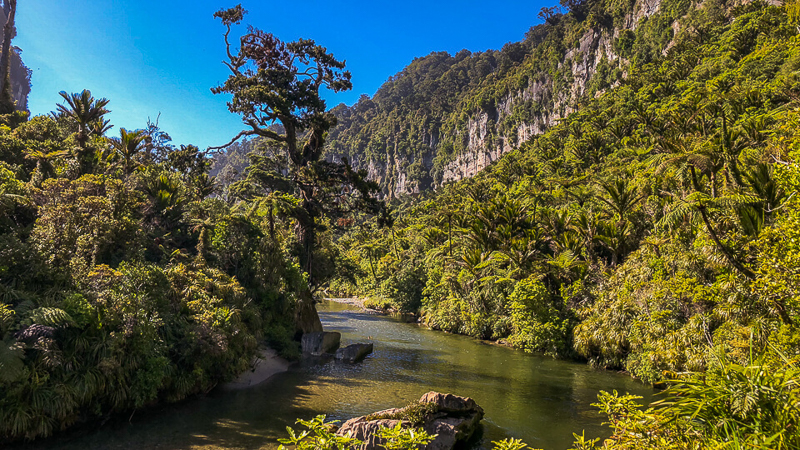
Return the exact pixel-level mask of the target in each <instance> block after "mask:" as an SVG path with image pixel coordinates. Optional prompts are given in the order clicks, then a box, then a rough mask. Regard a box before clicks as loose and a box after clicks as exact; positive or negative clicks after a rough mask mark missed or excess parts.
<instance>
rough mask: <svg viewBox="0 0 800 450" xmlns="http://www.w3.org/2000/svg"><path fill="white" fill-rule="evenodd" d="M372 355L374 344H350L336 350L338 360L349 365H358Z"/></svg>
mask: <svg viewBox="0 0 800 450" xmlns="http://www.w3.org/2000/svg"><path fill="white" fill-rule="evenodd" d="M370 353H372V344H350V345H348V346H347V347H344V348H340V349H339V350H336V359H338V360H341V361H343V362H347V363H356V362H359V361H361V360H362V359H364V358H366V357H367V355H369V354H370Z"/></svg>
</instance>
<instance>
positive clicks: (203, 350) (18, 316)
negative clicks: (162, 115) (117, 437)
mask: <svg viewBox="0 0 800 450" xmlns="http://www.w3.org/2000/svg"><path fill="white" fill-rule="evenodd" d="M243 15H244V10H243V9H242V8H241V6H239V7H236V8H233V9H230V10H222V11H220V12H219V13H217V14H216V17H217V18H219V19H221V20H222V22H223V24H224V25H225V26H226V27H227V33H226V34H225V43H226V44H228V46H227V53H228V55H229V56H231V61H230V62H229V63H228V67H229V68H230V69H231V70H232V75H231V77H230V79H229V80H228V81H227V82H226V83H225V84H223V85H222V86H220V87H219V88H217V89H215V91H217V92H220V93H223V92H224V93H230V94H232V95H233V97H234V102H233V104H235V105H238V107H239V108H240V109H237V107H234V106H232V107H231V110H232V112H239V113H242V114H244V115H245V119H246V120H251V121H253V123H264V122H266V121H270V120H275V117H272V118H271V119H270V117H266V116H262V115H257V116H256V117H253V116H247V112H246V111H248V110H249V109H251V108H257V109H258V110H259V111H261V113H260V114H273V115H277V116H280V118H281V120H282V122H281V124H282V130H290V132H288V133H286V134H280V133H282V132H283V131H279V130H278V129H276V128H268V127H266V126H264V127H263V128H260V127H257V126H255V127H253V128H254V130H255V131H254V132H255V133H257V134H260V135H266V136H269V137H270V138H271V139H272V140H273V142H278V143H282V144H286V145H285V146H283V147H279V149H276V148H275V147H270V148H269V149H267V150H265V151H264V152H263V153H262V154H261V155H260V156H259V158H257V160H255V161H254V162H253V164H252V165H251V166H250V167H249V168H248V170H247V171H246V175H247V177H246V178H245V179H244V180H242V181H241V182H239V183H238V184H237V186H236V187H237V188H238V191H237V192H238V193H239V194H238V195H237V196H230V197H229V196H227V195H225V196H221V195H219V194H220V193H221V192H220V191H219V189H218V185H217V182H216V179H215V177H213V176H211V175H210V169H211V163H212V160H211V158H209V157H208V154H207V152H204V151H201V150H200V149H199V148H197V147H196V146H193V145H180V146H176V145H173V144H172V143H171V139H170V137H169V135H168V134H167V133H166V132H165V131H163V130H161V129H160V128H159V127H158V124H157V123H148V124H147V126H146V127H143V128H142V129H139V130H127V129H125V128H120V129H119V132H118V133H115V132H113V131H112V128H113V126H112V125H111V124H110V123H109V121H108V120H106V119H105V116H106V115H107V114H108V113H109V108H110V107H113V102H111V101H109V100H108V99H105V98H96V97H94V96H93V95H92V93H91V92H90V91H88V90H84V91H82V92H79V93H74V94H68V93H66V92H62V93H61V96H62V97H63V103H62V104H60V105H58V106H57V111H55V112H53V113H52V114H50V115H41V116H36V117H33V118H30V117H29V116H28V114H27V113H25V112H14V113H9V114H3V115H0V261H2V262H0V392H1V393H2V395H1V396H0V443H2V442H4V441H7V440H10V441H13V440H19V439H22V438H25V439H33V438H37V437H43V436H48V435H51V434H52V433H54V432H57V431H60V430H64V429H65V428H67V427H69V426H70V425H73V424H75V423H80V422H87V421H97V422H104V421H105V420H107V418H108V417H109V416H110V415H112V414H115V413H119V412H123V411H128V412H130V411H135V410H137V409H140V408H144V407H147V406H150V405H153V404H155V403H157V402H160V401H177V400H180V399H183V398H185V397H187V396H190V395H193V394H197V393H204V392H207V391H209V390H210V389H212V388H213V387H214V386H216V385H217V384H218V383H221V382H224V381H227V380H230V379H231V378H233V377H234V376H236V375H237V374H239V373H241V372H243V371H245V370H247V369H249V368H250V365H251V364H252V362H253V361H254V357H255V356H256V352H257V350H258V347H259V345H265V344H266V345H269V346H270V347H272V348H275V349H277V350H279V351H281V352H282V353H283V355H284V356H287V357H290V358H291V357H296V356H297V354H298V350H299V345H298V343H297V342H296V338H297V337H298V336H299V335H300V334H302V333H304V332H308V331H315V330H321V324H320V322H319V318H318V317H317V314H316V311H315V310H314V308H313V299H312V292H313V290H314V289H315V288H316V287H317V286H319V284H321V283H322V282H324V281H325V280H326V279H327V277H330V274H331V273H332V264H331V263H330V261H331V260H332V259H333V258H334V255H332V254H331V252H330V249H326V248H324V247H323V246H319V245H318V242H321V241H323V240H324V239H323V237H324V236H323V235H321V234H318V233H321V232H324V226H323V223H322V221H323V220H330V219H329V217H331V216H333V215H334V214H335V213H336V214H338V215H339V216H345V215H346V214H347V213H348V208H359V207H363V208H367V209H369V208H372V209H373V210H374V209H376V208H378V207H379V206H380V205H379V203H377V202H376V201H374V200H373V199H371V197H370V196H369V192H370V190H371V189H372V185H371V184H370V183H367V182H364V181H363V180H362V178H361V174H359V173H358V172H355V171H352V170H350V169H349V167H348V166H346V165H343V164H328V163H325V162H324V161H319V159H320V158H319V156H320V153H321V150H322V147H323V143H324V134H325V131H326V130H327V129H328V128H330V127H331V126H332V125H333V124H335V118H334V117H333V116H331V115H330V114H329V113H327V112H326V108H325V102H324V101H323V100H322V99H321V98H320V97H319V89H320V88H321V87H323V86H326V87H329V88H331V89H335V90H340V89H347V88H349V86H350V85H349V76H350V75H349V73H348V72H346V71H344V70H343V68H344V64H343V63H341V62H338V61H336V60H335V59H333V57H332V55H330V54H328V53H327V52H325V50H324V48H322V47H319V46H316V45H314V43H313V42H312V41H298V42H294V43H288V44H285V43H283V42H281V41H279V40H277V39H275V38H274V37H272V36H271V35H266V34H264V33H262V32H260V31H258V30H255V29H250V30H249V34H247V35H246V36H245V37H243V38H242V45H241V48H240V50H239V51H238V52H237V51H236V50H233V49H232V46H231V45H230V42H229V41H228V35H229V33H230V27H231V25H232V24H236V23H238V22H239V21H240V20H241V19H242V17H243ZM261 39H266V41H264V42H262V41H261ZM275 48H278V49H279V51H278V53H276V54H274V55H273V56H275V59H274V60H273V61H272V62H271V63H270V62H267V61H265V60H264V59H263V58H262V57H263V56H264V55H265V54H268V53H270V51H271V49H273V50H274V49H275ZM232 52H233V53H236V55H237V56H235V57H234V56H232V54H231V53H232ZM287 58H289V59H297V58H299V59H300V60H302V61H303V64H307V65H311V64H314V63H316V64H317V65H316V66H315V67H317V69H319V70H320V73H324V74H325V76H324V77H323V78H324V79H311V78H309V79H305V78H304V77H303V75H301V74H300V75H299V74H298V70H297V67H294V66H292V65H288V66H287V65H285V64H284V63H285V61H286V59H287ZM270 64H271V67H270V68H269V69H265V66H266V65H270ZM265 73H266V75H265ZM268 79H277V80H278V81H277V83H279V84H281V83H284V84H281V86H277V87H276V86H273V88H274V89H275V90H280V89H284V92H283V93H284V96H283V97H281V98H270V99H266V100H265V99H264V98H262V97H260V96H259V95H258V92H260V91H259V89H260V88H259V86H263V85H264V84H265V83H267V80H268ZM254 90H255V91H257V92H256V94H255V95H254ZM271 102H272V103H271ZM243 105H244V106H243ZM269 108H273V109H271V110H269ZM267 110H269V111H270V112H269V113H266V112H265V111H267ZM246 134H248V132H243V133H242V135H246ZM289 161H291V162H292V163H293V164H294V165H293V166H292V169H290V170H285V165H286V164H288V162H289ZM343 186H345V187H350V188H352V190H353V192H352V193H343V192H342V189H343ZM243 192H244V194H243ZM354 203H356V204H355V205H354ZM324 214H327V215H324ZM334 250H335V248H334Z"/></svg>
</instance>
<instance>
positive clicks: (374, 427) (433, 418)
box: [336, 392, 483, 450]
mask: <svg viewBox="0 0 800 450" xmlns="http://www.w3.org/2000/svg"><path fill="white" fill-rule="evenodd" d="M481 419H483V409H482V408H481V407H480V406H478V404H477V403H475V401H474V400H472V399H471V398H469V397H459V396H457V395H452V394H442V393H439V392H428V393H427V394H425V395H423V396H422V398H421V399H420V400H419V402H418V403H414V404H411V405H409V406H406V407H405V408H399V409H398V408H395V409H387V410H384V411H379V412H376V413H372V414H370V415H368V416H361V417H356V418H354V419H350V420H348V421H347V422H345V423H344V424H343V425H342V427H341V428H340V429H339V430H338V431H337V432H336V433H337V434H339V435H341V436H345V435H347V434H350V436H351V437H354V438H356V439H359V440H361V441H363V442H364V444H363V445H362V446H361V449H360V450H373V449H380V448H383V447H382V444H383V441H382V440H381V439H380V438H378V436H377V432H378V430H379V429H380V428H381V427H382V426H383V427H387V428H392V427H395V426H396V425H397V423H398V422H400V423H401V424H402V426H403V427H404V428H408V427H413V428H422V429H424V430H425V431H426V432H427V433H428V434H430V435H434V434H436V435H438V436H436V439H434V440H433V441H431V442H430V443H429V444H428V445H426V446H425V448H424V450H451V449H453V448H454V447H455V446H456V444H457V443H459V442H464V441H467V440H469V438H470V437H471V436H472V434H473V433H474V432H475V430H477V429H478V427H479V426H480V421H481Z"/></svg>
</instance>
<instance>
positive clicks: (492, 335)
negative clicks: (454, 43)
mask: <svg viewBox="0 0 800 450" xmlns="http://www.w3.org/2000/svg"><path fill="white" fill-rule="evenodd" d="M664 5H665V3H662V5H661V6H662V8H663V7H664ZM665 11H666V9H665ZM677 23H678V26H676V27H675V29H676V30H677V31H675V30H673V31H675V33H674V38H673V39H672V40H671V43H670V44H669V48H667V49H666V50H665V51H664V54H663V55H655V56H654V57H653V58H652V60H650V61H646V60H645V61H644V62H639V61H637V59H636V58H632V59H631V61H630V64H629V66H628V68H627V77H625V79H624V80H621V81H620V82H619V83H618V85H616V86H614V87H612V88H610V89H607V90H605V91H604V92H602V93H598V95H596V96H595V98H590V99H587V100H586V101H585V102H584V103H583V104H581V106H580V108H579V109H578V110H577V111H576V112H574V113H573V114H571V115H569V116H568V117H567V118H566V119H564V120H562V121H561V122H560V123H559V124H558V125H556V126H555V127H553V128H552V129H550V130H549V131H547V132H546V133H544V134H542V135H539V136H535V137H533V138H532V139H530V140H529V141H527V142H525V143H523V144H522V145H521V146H520V148H519V149H518V150H514V151H512V152H510V153H509V154H507V155H505V156H504V157H503V158H501V159H500V160H499V161H497V162H496V163H494V164H493V165H491V166H489V167H488V168H487V169H485V170H483V171H482V172H480V173H479V174H478V175H476V176H475V177H473V178H471V179H466V180H462V181H460V182H457V183H453V184H449V185H446V186H444V187H443V188H441V189H439V190H437V191H436V192H429V193H424V194H421V195H420V196H418V197H416V198H413V199H411V198H409V199H401V200H398V201H395V202H394V204H393V206H394V208H395V215H394V216H393V221H391V222H390V226H388V227H378V226H374V225H373V226H370V225H368V224H367V225H364V226H361V227H359V228H356V229H354V230H352V231H351V232H350V233H349V234H347V235H344V236H343V237H342V238H341V239H340V240H339V245H340V246H341V248H342V252H343V253H344V254H345V255H346V256H347V258H348V260H349V261H350V263H349V264H346V265H343V266H342V267H346V268H350V269H351V270H350V271H348V272H342V274H341V276H340V278H339V279H338V280H336V281H335V282H334V283H332V284H331V285H330V287H329V289H330V290H331V291H332V292H337V293H339V294H340V295H341V294H352V295H360V296H364V297H368V298H369V300H368V301H370V302H372V303H373V304H377V305H388V306H390V307H391V308H393V309H395V310H399V311H407V312H414V313H418V314H420V315H421V318H422V320H423V322H424V323H426V324H427V325H429V326H431V327H433V328H436V329H441V330H445V331H449V332H455V333H461V334H466V335H471V336H474V337H477V338H481V339H497V340H499V339H502V340H506V341H507V342H508V343H510V344H511V345H513V346H515V347H517V348H520V349H524V350H527V351H532V352H543V353H546V354H550V355H553V356H556V357H563V358H574V359H580V360H586V361H588V362H589V363H590V364H592V365H594V366H597V367H601V368H607V369H614V370H626V371H628V372H629V373H631V374H632V375H633V376H635V377H637V378H640V379H642V380H644V381H646V382H652V383H661V382H666V383H667V385H671V386H673V387H672V388H671V389H670V390H669V391H668V394H667V396H666V398H665V400H664V401H662V402H661V403H660V404H658V405H656V406H654V407H653V409H650V410H647V411H644V412H643V411H641V410H640V409H637V408H636V407H634V406H633V405H634V402H633V400H632V399H631V398H629V397H625V396H603V397H602V398H601V403H600V404H601V405H602V408H603V409H604V410H605V411H606V412H607V413H609V417H610V422H611V424H612V426H613V427H614V429H615V434H614V436H613V437H612V439H611V440H610V441H606V443H605V446H606V447H607V448H716V447H719V448H723V447H724V448H743V447H747V448H797V447H798V445H800V444H798V442H796V435H797V429H796V427H797V418H798V407H799V406H798V402H797V400H798V392H800V390H799V389H798V383H799V382H800V378H798V374H797V371H796V360H797V357H798V356H799V355H800V346H798V336H800V333H798V328H797V327H798V320H800V304H798V303H797V292H796V288H795V286H797V285H798V281H800V280H798V278H797V273H796V272H797V271H796V266H797V261H795V259H796V257H795V256H794V255H795V254H796V253H797V252H798V248H797V242H798V237H797V236H796V235H797V233H798V232H797V230H798V226H797V225H798V223H797V222H798V217H800V203H798V201H800V200H798V198H797V194H796V193H797V190H798V187H800V186H798V180H800V168H798V162H800V161H798V158H800V153H798V142H800V141H798V135H797V129H798V128H797V125H798V123H799V121H800V109H798V107H799V106H800V104H798V103H797V100H798V92H799V91H798V84H797V81H798V79H797V73H798V68H800V45H799V44H798V43H799V42H800V41H798V16H797V6H796V4H795V3H791V2H790V3H789V4H787V5H785V6H782V7H781V6H768V5H766V4H763V3H757V2H754V3H749V4H745V5H738V6H737V5H733V4H728V3H725V2H721V1H710V2H704V3H703V4H702V5H699V6H697V9H696V10H691V11H689V13H688V14H687V15H685V16H684V17H683V18H682V19H680V20H679V21H678V22H677ZM632 38H633V37H632ZM620 45H621V44H620ZM634 47H636V45H635V43H634ZM778 399H780V400H778ZM585 445H587V447H586V448H591V447H590V446H589V444H585ZM737 446H739V447H737Z"/></svg>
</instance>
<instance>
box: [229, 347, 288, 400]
mask: <svg viewBox="0 0 800 450" xmlns="http://www.w3.org/2000/svg"><path fill="white" fill-rule="evenodd" d="M290 365H291V363H290V362H289V361H287V360H285V359H283V358H281V357H280V356H278V353H277V352H276V351H275V350H272V349H271V348H264V349H261V350H260V351H259V355H258V357H256V360H255V362H254V363H253V368H252V369H250V370H248V371H246V372H244V373H243V374H241V375H239V376H238V377H237V378H236V379H235V380H233V381H231V382H229V383H225V384H223V385H222V389H226V390H237V389H245V388H249V387H253V386H255V385H257V384H260V383H263V382H265V381H267V380H268V379H270V378H272V377H273V376H275V375H277V374H279V373H283V372H286V371H287V370H289V366H290Z"/></svg>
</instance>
